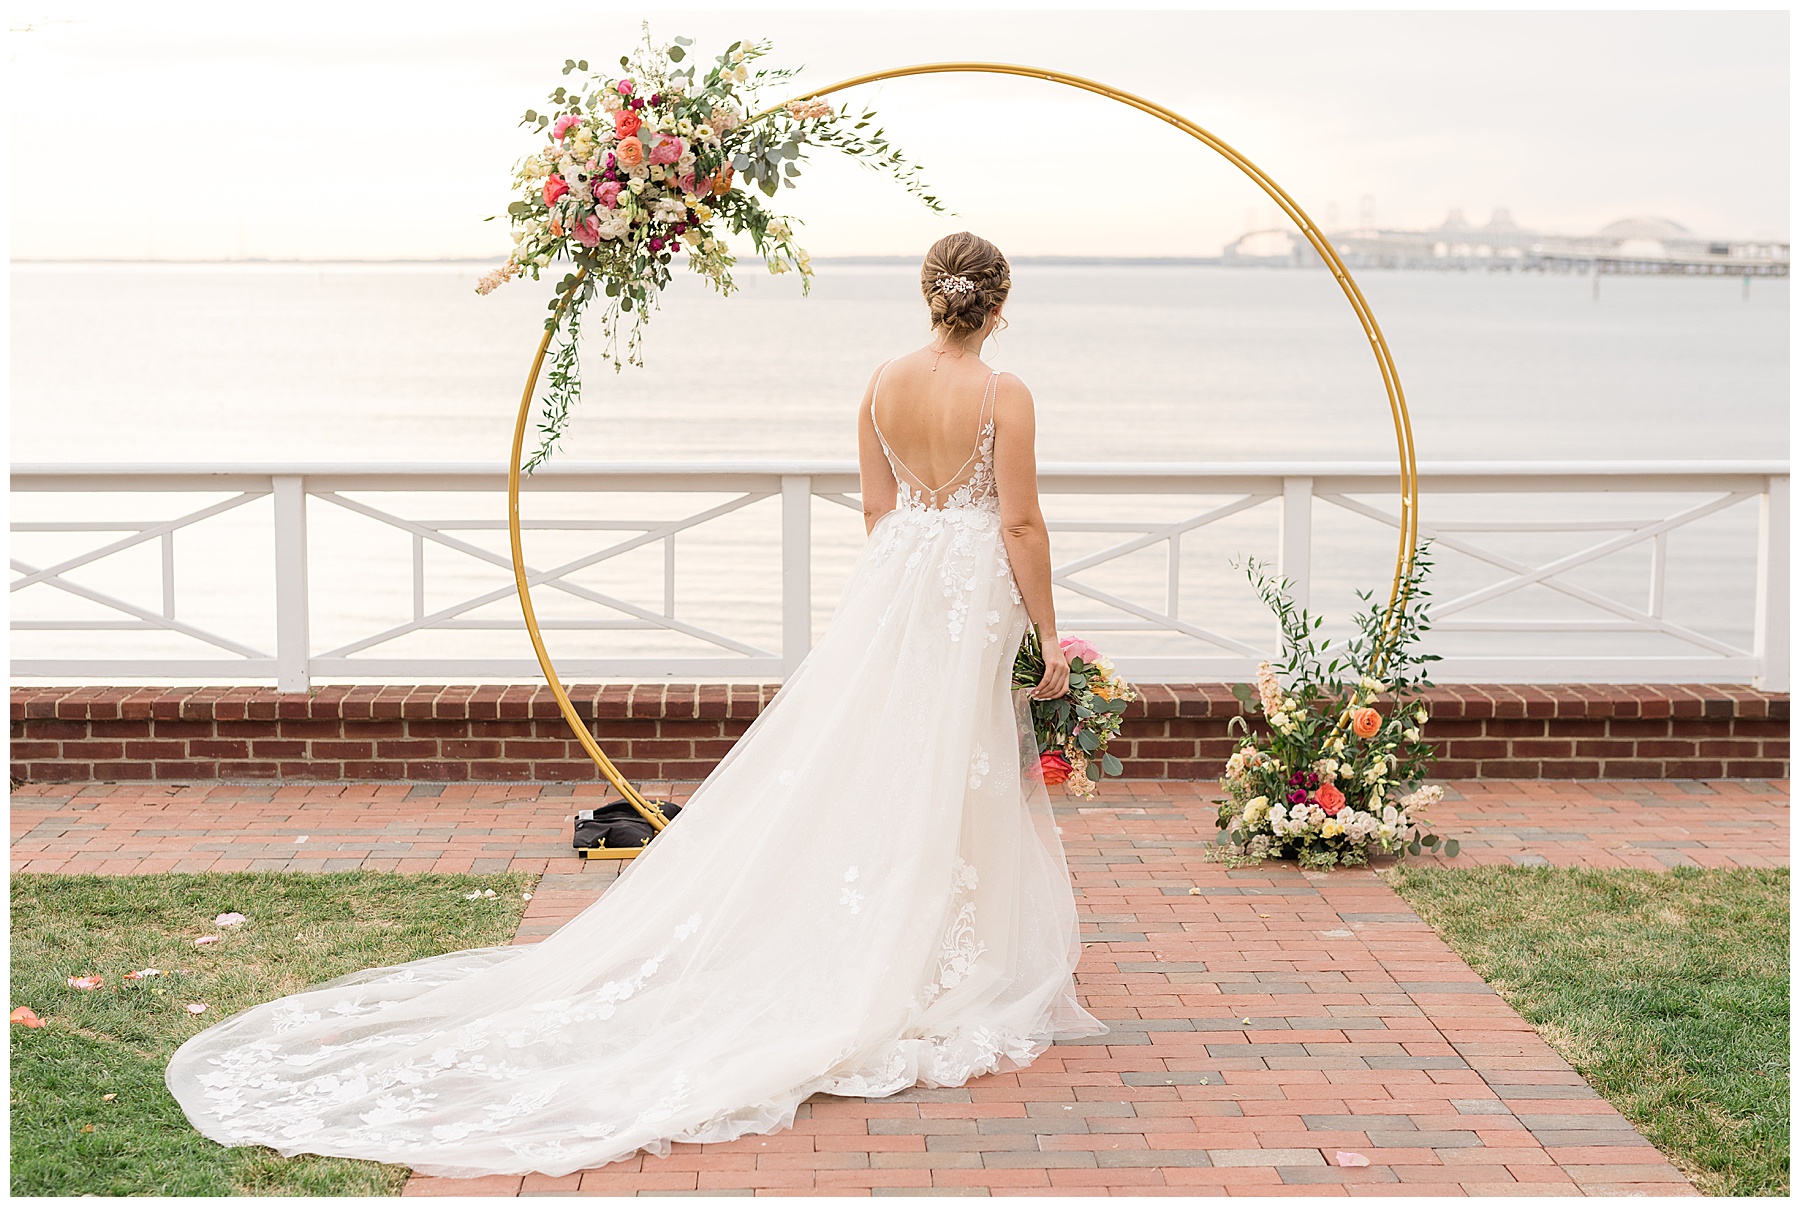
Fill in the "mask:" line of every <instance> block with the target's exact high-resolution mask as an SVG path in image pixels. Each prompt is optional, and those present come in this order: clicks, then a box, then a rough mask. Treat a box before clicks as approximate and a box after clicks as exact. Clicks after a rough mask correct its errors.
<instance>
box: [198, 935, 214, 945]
mask: <svg viewBox="0 0 1800 1207" xmlns="http://www.w3.org/2000/svg"><path fill="white" fill-rule="evenodd" d="M218 941H219V936H218V935H201V936H200V937H199V938H198V939H195V940H194V946H195V947H205V946H206V945H207V944H208V943H217V942H218Z"/></svg>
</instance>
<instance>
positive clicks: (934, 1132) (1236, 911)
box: [13, 781, 1787, 1195]
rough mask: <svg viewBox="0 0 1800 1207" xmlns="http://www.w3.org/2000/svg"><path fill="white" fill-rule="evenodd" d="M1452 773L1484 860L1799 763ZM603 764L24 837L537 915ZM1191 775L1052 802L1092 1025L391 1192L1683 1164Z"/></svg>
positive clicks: (1761, 806) (1206, 1181)
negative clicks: (1239, 819)
mask: <svg viewBox="0 0 1800 1207" xmlns="http://www.w3.org/2000/svg"><path fill="white" fill-rule="evenodd" d="M646 787H647V788H668V787H669V786H667V785H648V786H646ZM674 787H675V791H674V793H673V794H674V795H677V796H679V795H683V794H684V789H683V787H682V786H679V785H678V786H674ZM1449 787H1450V789H1451V791H1450V794H1449V796H1450V799H1448V800H1447V801H1446V803H1445V804H1444V805H1443V806H1441V807H1440V809H1439V811H1438V818H1437V822H1438V826H1439V829H1440V832H1442V833H1444V834H1446V835H1447V836H1455V837H1459V838H1461V839H1462V841H1463V842H1464V844H1465V846H1466V849H1467V850H1468V851H1469V853H1470V857H1471V859H1472V860H1474V861H1479V862H1498V861H1513V862H1532V861H1534V860H1535V859H1542V860H1543V861H1545V862H1550V863H1557V864H1564V865H1567V864H1587V865H1597V864H1599V863H1603V862H1605V861H1606V860H1607V859H1613V860H1616V861H1617V862H1618V864H1620V865H1634V866H1656V867H1662V866H1671V865H1672V864H1673V863H1679V862H1680V861H1681V860H1680V857H1686V858H1689V859H1692V860H1693V861H1694V862H1695V863H1701V864H1735V865H1749V866H1764V865H1766V864H1768V863H1785V861H1786V842H1787V837H1786V836H1787V823H1786V789H1787V785H1786V783H1785V782H1774V783H1755V782H1751V783H1745V782H1742V781H1733V782H1707V783H1698V782H1695V783H1681V782H1672V783H1658V784H1642V783H1624V784H1567V783H1563V784H1546V783H1541V782H1526V783H1517V784H1512V785H1494V784H1492V783H1487V782H1483V783H1480V784H1471V783H1467V782H1458V783H1453V784H1451V785H1449ZM593 794H594V791H593V789H591V788H590V787H588V786H580V787H575V788H571V787H570V786H567V785H563V786H544V785H518V786H510V787H505V786H499V785H455V786H447V787H443V786H437V785H413V786H410V787H409V786H408V785H405V784H399V785H378V786H368V785H309V786H305V787H298V786H295V787H278V786H274V785H262V786H256V787H243V786H237V785H208V786H183V785H174V784H162V785H132V786H129V787H126V786H122V785H90V786H80V785H69V786H63V787H52V786H44V787H37V786H28V787H26V788H24V789H21V790H20V791H18V792H16V793H15V795H14V801H13V814H14V826H15V829H14V833H15V839H14V869H15V871H16V870H21V869H23V870H27V871H60V872H78V871H93V872H103V873H126V872H133V871H153V870H165V869H167V870H190V869H192V870H199V869H202V868H210V869H213V870H226V869H229V868H255V867H270V868H283V869H291V870H330V869H332V868H333V867H343V866H355V867H386V868H399V869H401V870H414V869H417V870H427V869H430V870H440V871H443V870H461V871H466V870H476V871H486V870H504V869H507V868H513V869H524V870H530V871H539V872H544V873H546V875H545V876H544V878H543V880H542V881H541V882H540V884H539V885H538V888H537V889H536V891H535V892H534V895H533V899H532V902H531V905H530V907H529V909H528V911H527V913H526V916H525V919H524V921H523V923H522V925H521V927H520V932H519V936H518V938H517V939H516V940H515V941H518V942H535V941H537V940H538V939H540V938H542V936H543V935H545V934H548V933H550V932H551V931H553V930H554V929H555V928H556V927H557V926H559V925H561V924H562V923H563V922H565V921H567V920H568V918H570V917H572V916H573V915H574V914H575V913H577V912H579V911H580V910H581V909H583V908H585V907H586V906H587V905H588V904H591V903H592V901H593V900H595V898H596V897H597V896H598V894H599V892H600V891H601V890H603V889H604V887H605V886H606V884H608V883H610V881H611V879H612V877H613V876H614V875H615V874H616V871H617V867H616V865H613V864H611V863H610V862H608V863H598V862H597V863H592V864H581V863H579V862H578V861H576V860H574V859H573V858H572V856H571V855H570V854H569V853H568V848H567V847H566V845H564V844H566V843H567V833H568V822H567V820H566V819H567V818H568V816H569V813H570V812H572V809H573V808H574V807H575V806H576V805H577V803H578V802H577V799H573V798H572V797H573V796H577V795H578V796H581V797H586V796H591V795H593ZM1209 795H1210V791H1209V789H1208V788H1207V786H1206V785H1203V784H1183V783H1154V782H1134V783H1125V784H1116V785H1109V790H1108V792H1107V794H1106V795H1104V796H1103V797H1101V799H1099V800H1097V801H1094V802H1080V801H1068V802H1065V803H1064V804H1062V805H1061V806H1059V814H1060V815H1061V816H1060V821H1061V824H1062V827H1063V831H1064V835H1063V837H1064V841H1065V843H1066V844H1067V847H1068V851H1069V859H1070V866H1071V870H1072V872H1073V874H1074V877H1075V882H1076V889H1077V893H1078V894H1079V896H1080V898H1081V900H1080V905H1081V913H1082V930H1083V932H1084V940H1085V943H1086V950H1085V952H1084V957H1083V961H1082V966H1081V970H1080V972H1079V974H1078V977H1077V981H1078V987H1079V989H1080V991H1081V993H1082V995H1083V998H1084V1000H1085V1001H1086V1003H1087V1005H1088V1007H1089V1009H1091V1010H1093V1011H1094V1013H1095V1014H1097V1015H1098V1016H1099V1017H1101V1018H1102V1019H1104V1020H1106V1021H1107V1023H1108V1024H1109V1025H1110V1026H1111V1027H1112V1031H1111V1032H1110V1033H1109V1034H1107V1035H1104V1036H1099V1037H1096V1038H1095V1039H1092V1040H1087V1041H1082V1042H1079V1043H1070V1044H1064V1045H1058V1046H1056V1047H1053V1048H1052V1049H1050V1051H1049V1052H1047V1053H1046V1054H1045V1055H1044V1056H1042V1057H1041V1058H1040V1059H1039V1060H1038V1061H1037V1062H1036V1063H1034V1064H1033V1065H1032V1066H1031V1067H1030V1068H1028V1069H1025V1070H1022V1071H1020V1072H1017V1073H1010V1074H1002V1075H997V1076H990V1077H983V1078H979V1079H977V1080H975V1081H973V1082H971V1083H969V1084H968V1085H967V1086H964V1087H961V1088H958V1089H944V1090H912V1091H908V1092H905V1093H902V1094H898V1095H895V1096H892V1097H889V1098H883V1099H871V1100H863V1099H854V1098H833V1097H820V1098H817V1099H815V1100H813V1101H812V1102H811V1103H809V1104H807V1105H806V1106H803V1107H802V1108H801V1113H800V1118H799V1119H798V1120H797V1122H796V1125H795V1127H794V1128H793V1129H792V1130H791V1131H786V1132H781V1133H779V1134H776V1135H773V1136H751V1137H745V1138H743V1139H740V1140H737V1141H734V1142H732V1143H730V1144H714V1145H680V1146H677V1148H676V1151H675V1152H674V1153H673V1154H671V1155H670V1156H669V1157H667V1158H654V1157H636V1158H633V1159H631V1160H628V1161H622V1162H617V1163H614V1164H612V1165H609V1166H606V1167H604V1168H601V1169H595V1170H587V1171H584V1172H582V1173H579V1174H572V1175H569V1176H567V1177H564V1178H547V1177H542V1176H539V1175H531V1176H527V1177H523V1178H520V1177H498V1178H479V1179H445V1178H429V1177H414V1178H413V1179H412V1180H411V1181H410V1182H409V1183H408V1185H407V1188H406V1193H407V1194H409V1195H423V1194H457V1195H463V1194H499V1195H516V1194H532V1193H551V1194H554V1193H597V1194H632V1193H637V1192H650V1193H668V1192H676V1193H679V1192H683V1191H686V1192H690V1193H733V1192H736V1193H769V1194H793V1193H814V1194H856V1195H864V1194H883V1193H887V1194H916V1193H934V1192H935V1193H964V1194H967V1193H974V1194H992V1195H1000V1194H1107V1193H1113V1194H1164V1195H1170V1194H1331V1195H1343V1194H1352V1195H1371V1194H1374V1195H1398V1194H1408V1195H1417V1194H1434V1195H1461V1194H1493V1193H1499V1194H1560V1195H1569V1194H1616V1193H1649V1194H1692V1193H1694V1191H1693V1188H1692V1187H1691V1186H1690V1185H1689V1184H1688V1182H1687V1181H1686V1179H1685V1178H1683V1176H1682V1175H1681V1174H1680V1172H1679V1171H1677V1170H1676V1169H1675V1168H1674V1167H1673V1166H1671V1165H1670V1164H1669V1163H1668V1162H1667V1161H1666V1160H1665V1159H1664V1158H1663V1157H1662V1156H1661V1154H1660V1153H1658V1152H1657V1151H1656V1149H1654V1148H1653V1147H1651V1146H1650V1145H1649V1144H1648V1143H1647V1142H1646V1141H1645V1140H1644V1139H1643V1138H1642V1137H1641V1136H1639V1135H1638V1133H1637V1132H1636V1131H1635V1130H1633V1129H1632V1128H1631V1126H1630V1124H1629V1123H1627V1122H1626V1121H1625V1119H1624V1118H1623V1117H1621V1116H1620V1115H1619V1114H1618V1112H1617V1111H1615V1110H1614V1109H1613V1108H1612V1107H1611V1106H1610V1105H1609V1104H1608V1103H1607V1102H1605V1101H1604V1100H1603V1099H1601V1098H1599V1097H1598V1096H1597V1095H1596V1094H1595V1093H1594V1092H1593V1091H1592V1090H1591V1089H1589V1088H1588V1087H1587V1086H1586V1085H1585V1084H1584V1083H1583V1082H1582V1080H1581V1078H1580V1077H1579V1076H1578V1075H1577V1074H1576V1073H1575V1072H1574V1071H1573V1070H1572V1069H1571V1068H1570V1067H1569V1066H1568V1064H1566V1063H1565V1062H1564V1061H1563V1060H1562V1059H1561V1058H1560V1057H1558V1056H1557V1055H1556V1054H1555V1053H1554V1052H1553V1051H1551V1049H1550V1048H1549V1047H1548V1045H1546V1044H1545V1043H1544V1042H1543V1041H1542V1040H1541V1039H1540V1038H1539V1037H1538V1036H1537V1035H1536V1033H1535V1032H1533V1031H1532V1029H1531V1028H1530V1026H1529V1025H1528V1024H1526V1023H1525V1022H1524V1021H1523V1020H1522V1019H1520V1018H1519V1016H1518V1015H1517V1014H1515V1013H1514V1012H1513V1011H1512V1010H1511V1009H1510V1008H1509V1007H1507V1006H1506V1004H1505V1003H1504V1002H1502V1001H1501V1000H1500V998H1499V997H1498V996H1497V995H1495V994H1494V993H1493V991H1492V990H1490V989H1489V988H1488V987H1487V986H1486V985H1485V984H1483V983H1482V981H1481V979H1480V978H1479V977H1477V976H1476V975H1475V973H1474V972H1473V971H1471V970H1470V969H1469V967H1468V965H1467V964H1465V963H1464V962H1463V961H1462V960H1461V959H1460V958H1459V957H1457V956H1456V954H1455V953H1454V952H1452V951H1451V950H1450V948H1449V947H1448V946H1447V945H1446V944H1445V943H1444V942H1443V941H1442V940H1441V939H1439V938H1438V937H1437V935H1436V934H1435V933H1434V932H1433V931H1432V930H1431V929H1430V928H1429V927H1428V926H1426V925H1425V924H1424V923H1423V922H1422V921H1421V920H1420V919H1419V918H1418V916H1417V915H1416V914H1414V913H1413V912H1412V910H1411V909H1409V908H1408V907H1407V906H1406V904H1405V903H1404V902H1403V901H1402V900H1401V899H1400V898H1399V897H1397V896H1396V895H1395V894H1394V893H1393V892H1392V891H1391V890H1390V889H1388V887H1387V886H1386V885H1385V884H1384V883H1382V882H1381V881H1380V880H1379V879H1378V878H1377V877H1376V876H1375V875H1374V874H1372V873H1370V872H1368V871H1361V870H1358V871H1337V872H1331V873H1302V872H1300V871H1298V870H1297V869H1295V868H1293V867H1290V866H1286V865H1270V866H1265V867H1261V868H1254V869H1241V870H1236V871H1233V870H1228V869H1226V868H1224V867H1222V866H1221V865H1219V864H1216V863H1210V862H1207V861H1206V859H1205V858H1204V847H1205V846H1206V845H1207V843H1208V842H1209V841H1210V839H1211V837H1212V835H1213V825H1212V821H1211V809H1210V807H1209V806H1208V804H1207V798H1208V797H1209ZM1584 819H1593V820H1591V821H1584ZM1589 824H1591V825H1593V826H1594V827H1595V828H1594V829H1592V830H1584V829H1582V828H1581V827H1582V826H1583V825H1589ZM301 836H305V838H306V840H307V841H306V842H304V843H301V842H298V841H297V839H298V838H300V837H301ZM1658 844H1661V845H1658ZM1668 844H1683V845H1668ZM301 848H304V854H302V853H300V850H301ZM1659 853H1660V854H1659ZM1645 860H1649V862H1645ZM1340 1151H1341V1152H1348V1153H1357V1154H1361V1155H1362V1156H1365V1157H1367V1158H1368V1160H1369V1164H1368V1165H1367V1166H1364V1167H1340V1166H1339V1165H1338V1164H1336V1154H1337V1153H1339V1152H1340Z"/></svg>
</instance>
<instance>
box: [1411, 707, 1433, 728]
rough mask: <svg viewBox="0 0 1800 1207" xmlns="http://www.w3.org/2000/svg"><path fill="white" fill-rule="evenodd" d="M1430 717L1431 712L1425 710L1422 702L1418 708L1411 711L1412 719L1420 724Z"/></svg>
mask: <svg viewBox="0 0 1800 1207" xmlns="http://www.w3.org/2000/svg"><path fill="white" fill-rule="evenodd" d="M1430 718H1431V714H1430V713H1428V712H1426V711H1425V706H1424V705H1423V704H1421V705H1419V707H1418V710H1417V711H1416V712H1414V713H1413V720H1415V721H1417V722H1418V723H1419V724H1421V725H1423V724H1425V722H1426V721H1428V720H1430Z"/></svg>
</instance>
